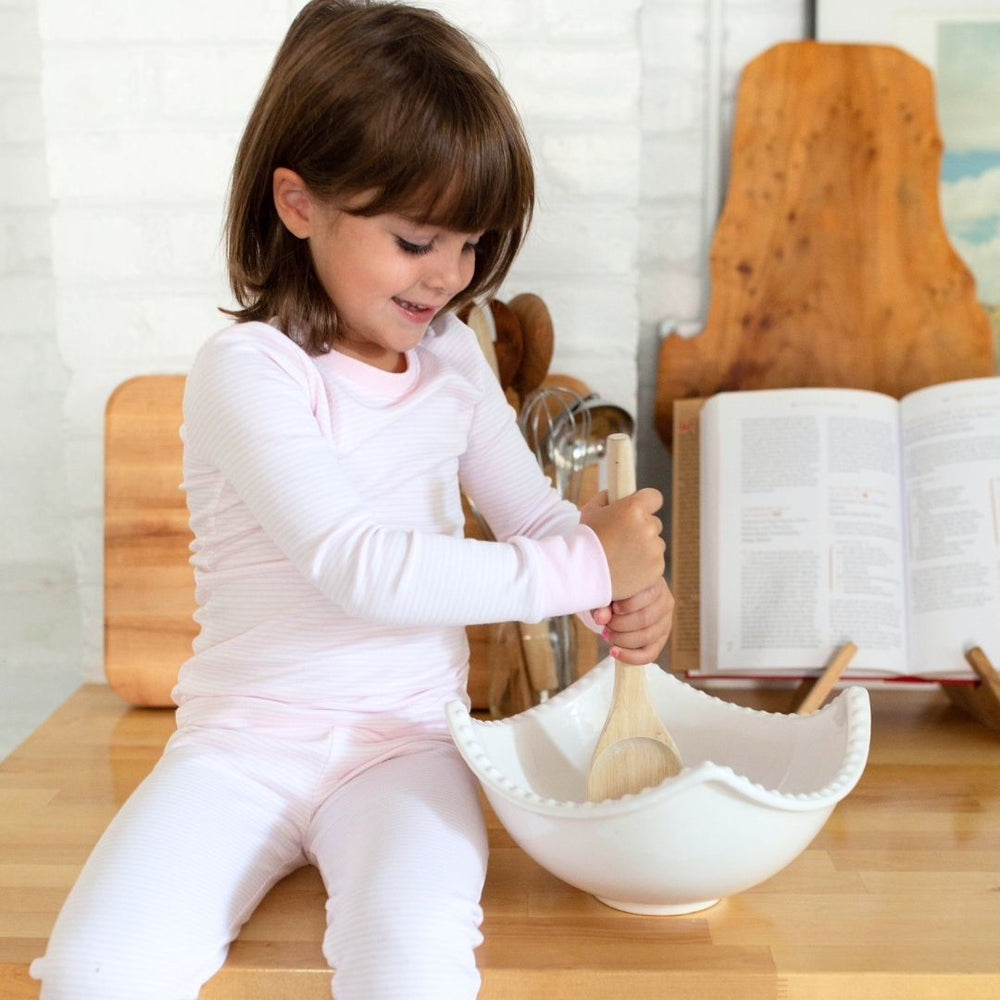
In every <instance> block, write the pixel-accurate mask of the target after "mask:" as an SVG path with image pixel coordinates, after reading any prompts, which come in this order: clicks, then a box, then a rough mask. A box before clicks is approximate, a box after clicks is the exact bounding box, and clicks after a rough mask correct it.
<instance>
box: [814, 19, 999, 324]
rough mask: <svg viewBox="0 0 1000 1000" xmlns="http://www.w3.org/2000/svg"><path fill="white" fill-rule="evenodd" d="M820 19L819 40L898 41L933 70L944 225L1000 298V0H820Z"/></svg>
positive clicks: (982, 291) (989, 297)
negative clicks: (940, 143)
mask: <svg viewBox="0 0 1000 1000" xmlns="http://www.w3.org/2000/svg"><path fill="white" fill-rule="evenodd" d="M815 25H816V37H817V39H818V40H819V41H825V42H876V43H885V44H890V45H898V46H899V47H900V48H901V49H904V50H906V51H907V52H909V53H910V54H911V55H913V56H916V58H918V59H919V60H920V61H921V62H923V63H925V64H926V65H927V66H929V67H930V68H931V70H932V71H933V73H934V78H935V90H936V94H937V111H938V123H939V127H940V129H941V136H942V139H943V140H944V156H943V158H942V163H941V210H942V214H943V215H944V221H945V226H946V228H947V230H948V235H949V237H950V238H951V241H952V243H953V244H954V246H955V249H956V250H957V251H958V252H959V254H961V256H962V258H963V260H965V262H966V263H967V264H968V265H969V267H970V268H971V269H972V272H973V274H975V276H976V286H977V291H978V294H979V298H980V300H981V301H982V302H984V303H986V304H987V305H991V306H993V307H998V306H1000V113H998V108H1000V0H936V2H935V0H884V2H875V3H873V2H872V0H816V10H815Z"/></svg>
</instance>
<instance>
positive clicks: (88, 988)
mask: <svg viewBox="0 0 1000 1000" xmlns="http://www.w3.org/2000/svg"><path fill="white" fill-rule="evenodd" d="M532 203H533V176H532V170H531V164H530V159H529V155H528V151H527V147H526V144H525V141H524V138H523V135H522V132H521V128H520V125H519V122H518V119H517V116H516V114H515V112H514V110H513V109H512V107H511V105H510V102H509V100H508V98H507V96H506V95H505V93H504V91H503V89H502V88H501V86H500V84H499V83H498V82H497V80H496V78H495V77H494V75H493V74H492V73H491V71H490V70H489V69H488V67H487V66H486V64H485V63H484V62H483V60H482V59H481V58H480V56H479V55H478V54H477V53H476V51H475V49H474V48H473V46H472V45H471V44H470V42H469V41H468V40H467V38H466V37H465V36H464V35H462V34H461V33H460V32H459V31H457V30H456V29H455V28H453V27H451V26H449V25H448V24H447V23H445V22H444V21H443V20H442V19H441V18H440V17H439V16H437V15H436V14H433V13H430V12H428V11H424V10H419V9H416V8H411V7H407V6H402V5H396V4H391V3H387V4H381V3H365V2H361V0H313V2H311V3H309V4H307V6H306V7H305V8H304V9H303V10H302V12H301V13H300V14H299V16H298V17H297V19H296V20H295V22H294V23H293V24H292V26H291V28H290V30H289V33H288V36H287V37H286V39H285V41H284V43H283V45H282V47H281V49H280V50H279V52H278V55H277V58H276V61H275V63H274V66H273V68H272V70H271V73H270V76H269V78H268V80H267V82H266V83H265V86H264V88H263V90H262V92H261V94H260V97H259V99H258V101H257V104H256V107H255V108H254V110H253V113H252V115H251V117H250V120H249V123H248V125H247V128H246V132H245V134H244V136H243V140H242V143H241V145H240V148H239V152H238V155H237V158H236V165H235V171H234V175H233V183H232V189H231V193H230V205H229V213H228V223H227V235H228V248H229V267H230V276H231V283H232V287H233V290H234V293H235V295H236V299H237V301H238V302H239V304H240V307H241V308H239V309H237V310H235V311H233V313H232V315H233V316H234V317H235V319H236V320H237V322H236V324H235V325H234V326H231V327H230V328H229V329H226V330H223V331H222V332H221V333H219V334H217V335H215V336H214V337H212V338H211V339H210V340H209V341H208V342H207V344H206V345H205V346H204V348H203V349H202V350H201V352H200V353H199V355H198V357H197V359H196V360H195V363H194V365H193V368H192V370H191V373H190V376H189V379H188V383H187V392H186V396H185V403H184V417H185V424H184V428H183V437H184V442H185V457H184V487H185V489H186V490H187V496H188V504H189V507H190V514H191V524H192V528H193V530H194V534H195V542H194V545H193V553H194V554H193V557H192V559H193V563H194V566H195V570H196V579H197V600H198V605H199V610H198V612H197V619H198V621H199V623H200V625H201V632H200V635H199V636H198V638H197V640H196V642H195V645H194V655H193V656H192V658H191V659H190V660H189V661H188V662H187V663H186V664H185V665H184V667H183V669H182V670H181V673H180V677H179V680H178V683H177V687H176V689H175V692H174V695H175V700H176V702H177V704H178V709H177V731H176V733H175V734H174V735H173V736H172V738H171V739H170V741H169V743H168V745H167V748H166V750H165V752H164V755H163V757H162V759H161V760H160V761H159V763H158V764H157V765H156V767H155V768H154V770H153V772H152V773H151V774H150V776H149V777H148V778H147V779H146V781H145V782H144V783H143V784H142V785H141V786H140V787H139V789H138V790H137V791H136V792H135V794H134V795H133V796H132V797H131V798H130V800H129V801H128V802H127V803H126V804H125V806H124V807H123V808H122V810H121V812H120V813H119V815H118V816H117V817H116V819H115V820H114V821H113V823H112V824H111V826H110V827H109V829H108V830H107V832H106V833H105V835H104V837H103V838H102V839H101V841H100V843H99V844H98V846H97V847H96V849H95V850H94V853H93V855H92V856H91V858H90V859H89V861H88V863H87V865H86V867H85V868H84V870H83V872H82V874H81V876H80V878H79V881H78V882H77V884H76V886H75V888H74V889H73V891H72V893H71V895H70V897H69V899H68V901H67V903H66V905H65V907H64V909H63V912H62V914H61V915H60V917H59V920H58V922H57V924H56V927H55V929H54V931H53V933H52V938H51V941H50V942H49V946H48V951H47V953H46V955H45V957H44V958H41V959H39V960H38V961H36V962H35V963H34V965H33V967H32V971H33V974H34V975H35V976H36V977H37V978H40V979H42V980H43V986H42V993H41V996H42V998H43V1000H141V998H158V1000H193V998H195V997H196V996H197V995H198V991H199V989H200V987H201V986H202V984H203V983H204V982H205V981H206V980H207V979H209V978H210V977H211V976H212V975H213V973H214V972H215V971H216V970H217V969H218V968H219V967H220V966H221V965H222V963H223V961H224V959H225V956H226V952H227V948H228V946H229V943H230V942H231V941H232V940H233V938H234V937H235V936H236V935H237V933H238V932H239V929H240V926H241V925H242V924H243V922H244V921H245V920H246V919H247V918H248V917H249V916H250V914H251V913H252V912H253V910H254V908H255V907H256V906H257V904H258V902H259V901H260V900H261V898H262V897H263V896H264V894H265V893H266V892H267V891H268V889H269V888H270V887H271V886H272V885H273V884H274V883H275V882H276V881H277V880H278V879H280V878H282V877H283V876H285V875H287V874H288V873H289V872H291V871H292V870H293V869H295V868H297V867H299V866H301V865H303V864H306V863H312V864H315V865H316V866H317V867H318V868H319V870H320V872H321V873H322V877H323V880H324V884H325V886H326V889H327V891H328V894H329V903H328V906H327V916H328V930H327V933H326V936H325V939H324V954H325V956H326V958H327V959H328V961H329V963H330V965H331V966H332V967H333V968H334V969H335V970H336V971H335V976H334V988H335V992H336V997H337V998H338V1000H351V998H354V1000H399V998H402V997H406V998H409V1000H417V998H427V1000H460V998H461V1000H465V998H471V997H474V996H475V995H476V993H477V991H478V986H479V976H478V973H477V971H476V964H475V958H474V954H473V949H474V948H475V946H476V945H477V944H478V943H479V941H480V933H479V924H480V921H481V911H480V907H479V898H480V893H481V890H482V886H483V880H484V877H485V870H486V836H485V830H484V825H483V820H482V816H481V812H480V808H479V802H478V796H477V790H476V786H475V782H474V780H473V778H472V776H471V775H470V774H469V772H468V771H467V770H466V768H465V767H464V765H463V763H462V761H461V759H460V757H459V756H458V754H457V752H456V750H455V749H454V747H453V745H452V743H451V740H450V739H449V736H448V732H447V728H446V724H445V718H444V705H445V703H446V702H447V701H449V700H450V699H452V698H455V697H465V683H466V674H467V669H468V648H467V646H466V641H465V632H464V626H465V625H467V624H470V623H481V622H494V621H507V620H527V621H535V620H538V619H540V618H542V617H547V616H551V615H561V614H566V613H575V612H580V611H584V610H586V609H597V610H596V611H594V612H593V613H594V619H595V621H596V622H597V623H598V626H599V627H605V629H606V633H605V634H606V636H607V637H608V638H609V641H610V642H611V643H612V644H613V646H614V648H615V653H616V654H617V655H619V656H621V657H622V658H623V659H624V660H627V661H629V662H644V661H647V660H649V659H651V658H653V657H654V656H655V655H656V654H657V653H658V652H659V651H660V649H661V648H662V646H663V643H664V641H665V639H666V634H667V631H668V629H669V619H670V603H671V601H670V596H669V593H668V592H667V589H666V586H665V584H664V583H663V578H662V571H663V542H662V540H661V538H660V530H661V525H660V522H659V520H658V518H657V516H656V511H657V510H658V508H659V506H660V502H661V498H660V495H659V494H658V493H657V492H656V491H654V490H641V491H639V492H638V493H636V494H635V495H634V496H633V497H631V498H628V499H627V500H625V501H621V502H619V503H617V504H615V505H613V506H608V505H607V500H606V497H605V498H602V499H601V500H600V501H599V502H597V503H594V504H592V505H590V506H589V507H588V508H587V509H586V510H585V511H584V512H583V515H582V519H581V514H580V512H578V511H577V510H576V508H575V507H574V506H572V505H571V504H568V503H565V502H563V501H561V500H560V499H559V498H558V496H557V495H556V493H555V491H554V490H552V489H551V488H550V487H549V485H548V483H547V481H546V480H545V478H544V477H543V476H542V474H541V472H540V471H539V469H538V465H537V463H536V461H535V459H534V458H533V457H532V455H531V453H530V452H529V450H528V448H527V447H526V445H525V443H524V441H523V438H522V437H521V435H520V433H519V431H518V429H517V426H516V423H515V420H514V415H513V412H512V411H511V410H510V408H509V407H508V406H507V405H506V402H505V400H504V397H503V395H502V394H501V392H500V390H499V387H498V385H497V382H496V379H495V377H494V376H493V374H492V371H491V370H490V368H489V367H488V365H487V364H486V363H485V361H484V359H483V357H482V356H481V353H480V351H479V348H478V345H477V342H476V339H475V337H474V335H473V334H472V332H471V331H470V330H468V329H467V328H466V327H465V326H463V325H462V324H461V323H460V322H459V321H458V320H456V319H455V317H454V315H453V313H452V312H451V311H450V310H452V309H454V307H456V306H458V305H460V304H461V303H463V302H464V301H467V300H468V299H469V297H471V296H480V295H483V294H486V293H489V292H491V291H493V290H495V289H496V288H497V287H498V285H499V283H500V282H501V280H502V279H503V277H504V275H505V274H506V272H507V270H508V268H509V266H510V263H511V261H512V259H513V258H514V255H515V254H516V252H517V250H518V248H519V246H520V243H521V240H522V238H523V235H524V232H525V229H526V227H527V224H528V221H529V219H530V215H531V211H532ZM460 488H461V489H464V490H466V491H468V493H469V495H470V496H471V497H472V498H473V499H474V500H475V502H476V503H477V504H478V506H479V507H480V509H481V510H482V511H483V512H484V514H485V516H486V517H487V519H488V520H489V522H490V523H491V525H492V527H493V530H494V531H495V533H496V536H497V538H498V539H500V540H499V541H497V542H489V543H487V542H479V541H473V540H467V539H465V538H464V537H463V532H462V528H463V515H462V508H461V502H460Z"/></svg>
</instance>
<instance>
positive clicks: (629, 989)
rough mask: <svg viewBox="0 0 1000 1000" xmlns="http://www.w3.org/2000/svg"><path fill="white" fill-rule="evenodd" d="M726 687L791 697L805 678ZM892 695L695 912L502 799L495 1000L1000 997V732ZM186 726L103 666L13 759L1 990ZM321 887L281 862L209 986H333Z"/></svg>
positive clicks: (219, 997) (491, 984)
mask: <svg viewBox="0 0 1000 1000" xmlns="http://www.w3.org/2000/svg"><path fill="white" fill-rule="evenodd" d="M713 693H715V694H719V693H720V692H713ZM726 696H727V697H731V698H732V699H733V700H737V701H741V702H742V703H744V704H755V705H757V706H758V707H770V708H774V709H777V710H784V705H782V704H781V699H782V698H783V697H787V695H786V694H785V693H783V692H776V691H761V692H758V691H748V690H746V691H738V692H729V693H726ZM872 703H873V722H874V725H873V740H872V750H871V756H870V760H869V764H868V767H867V770H866V772H865V774H864V776H863V777H862V780H861V782H860V784H859V785H858V787H857V788H856V789H855V790H854V792H853V793H852V794H851V795H850V796H848V798H847V799H846V800H845V801H844V802H842V803H841V804H840V805H839V806H838V807H837V809H836V810H835V812H834V814H833V816H832V817H831V819H830V821H829V822H828V823H827V825H826V826H825V827H824V829H823V830H822V831H821V832H820V834H819V836H818V837H817V838H816V840H815V841H814V842H813V844H812V845H811V846H810V847H809V848H808V849H807V850H806V851H805V852H804V853H803V854H802V855H800V857H799V858H798V859H796V860H795V861H794V862H793V863H792V864H791V865H790V866H789V867H788V868H786V869H785V870H784V871H783V872H781V873H779V874H778V875H776V876H775V877H774V878H772V879H771V880H770V881H768V882H766V883H764V884H763V885H760V886H758V887H756V888H754V889H752V890H749V891H747V892H745V893H742V894H741V895H738V896H735V897H732V898H729V899H725V900H723V901H722V902H721V903H719V904H718V905H717V906H715V907H713V908H711V909H709V910H706V911H703V912H702V913H698V914H694V915H692V916H689V917H642V916H636V915H632V914H626V913H619V912H618V911H615V910H611V909H608V908H607V907H605V906H603V905H601V904H600V903H598V902H597V901H596V900H595V899H593V898H592V897H590V896H588V895H586V894H584V893H581V892H579V891H577V890H575V889H572V888H570V887H569V886H567V885H565V884H563V883H562V882H560V881H558V880H557V879H556V878H554V877H553V876H551V875H549V874H548V873H547V872H545V871H544V870H542V869H541V868H539V867H538V866H537V865H536V864H535V863H534V862H533V861H531V860H530V859H529V858H528V857H527V856H526V855H525V854H523V853H522V852H521V850H520V849H519V848H518V847H517V846H516V845H515V844H514V843H513V842H512V841H511V839H510V837H509V836H508V835H507V833H506V831H504V830H503V828H502V827H500V825H499V824H498V822H497V820H496V818H495V817H494V816H493V815H492V814H491V813H488V816H489V821H490V842H491V852H492V853H491V858H490V868H489V875H488V878H487V883H486V890H485V894H484V900H483V903H484V908H485V910H486V922H485V925H484V933H485V935H486V942H485V944H484V945H483V946H482V947H481V948H480V950H479V952H478V956H479V964H480V967H481V968H482V971H483V989H482V992H481V994H480V996H481V1000H500V998H504V1000H507V998H511V1000H513V998H517V1000H534V998H538V1000H541V998H545V1000H564V998H565V1000H568V998H571V997H572V998H574V1000H575V998H578V997H587V998H590V1000H605V998H606V1000H612V998H613V1000H621V998H626V1000H647V998H648V1000H653V998H655V1000H663V998H669V1000H722V998H725V1000H730V998H731V1000H757V998H761V1000H764V998H767V1000H772V998H773V1000H848V998H850V1000H854V998H858V1000H904V998H905V1000H949V998H959V997H960V998H962V1000H997V998H1000V937H998V934H1000V737H998V736H997V735H996V734H995V733H992V732H991V731H989V730H987V729H986V728H984V727H983V726H981V725H979V724H978V723H976V722H974V721H972V720H971V719H970V718H969V717H968V716H966V715H964V714H962V713H961V712H960V711H959V710H958V709H957V708H955V707H954V706H952V705H951V704H950V703H949V702H948V700H947V699H946V698H945V697H944V695H943V694H941V692H940V691H939V690H938V689H936V688H935V689H917V690H909V689H903V690H900V691H877V692H873V696H872ZM172 727H173V717H172V713H171V712H169V711H167V710H163V709H133V708H129V707H128V706H127V705H125V704H124V703H123V702H122V701H120V700H119V699H118V698H117V697H116V696H115V695H114V694H113V693H112V692H111V691H110V690H108V689H107V688H105V687H103V686H100V685H88V686H84V687H83V688H81V689H80V690H79V691H78V692H77V693H76V694H75V695H73V696H72V697H71V698H70V699H69V700H68V701H67V702H66V703H65V704H64V705H63V706H62V707H61V708H60V709H59V710H58V711H57V712H56V713H55V714H54V715H53V716H52V717H51V718H50V719H49V720H48V721H47V722H46V723H45V724H44V725H43V726H41V727H40V728H39V729H38V730H37V731H36V733H35V734H34V735H33V736H32V737H31V738H30V739H28V740H27V741H26V742H25V743H24V744H23V745H22V746H21V747H20V748H19V749H18V750H17V751H15V752H14V753H13V754H12V755H11V756H10V757H8V758H7V759H6V760H5V761H4V762H3V763H2V764H0V996H3V997H4V998H7V1000H27V998H34V997H37V995H38V993H37V984H36V983H34V982H33V981H32V980H30V979H29V978H28V975H27V965H28V963H29V962H30V960H31V959H32V958H34V957H35V956H36V955H38V954H40V953H41V952H42V950H43V948H44V942H45V939H46V937H47V935H48V932H49V929H50V927H51V925H52V922H53V920H54V919H55V916H56V913H57V912H58V909H59V907H60V905H61V903H62V900H63V898H64V897H65V895H66V893H67V891H68V890H69V887H70V886H71V884H72V882H73V880H74V878H75V876H76V873H77V872H78V870H79V868H80V865H81V864H82V863H83V861H84V859H85V857H86V855H87V853H88V852H89V850H90V848H91V846H92V845H93V843H94V841H95V840H96V839H97V837H98V836H99V834H100V832H101V830H102V829H103V828H104V826H105V825H106V823H107V822H108V821H109V820H110V818H111V816H112V815H113V814H114V812H115V811H116V810H117V808H118V806H119V805H120V804H121V802H122V801H123V800H124V798H125V797H126V796H127V795H128V794H129V793H130V792H131V790H132V789H133V788H134V787H135V785H136V784H137V783H138V781H140V780H141V778H142V777H143V776H144V775H145V774H146V773H147V771H148V770H149V769H150V767H151V766H152V764H153V763H154V761H155V760H156V758H157V756H158V754H159V752H160V749H161V747H162V745H163V743H164V742H165V740H166V738H167V736H168V735H169V733H170V732H171V730H172ZM322 899H323V894H322V887H321V884H320V881H319V878H318V876H317V874H316V872H315V871H314V870H313V869H311V868H306V869H302V870H300V871H299V872H296V873H295V874H293V875H291V876H290V877H289V878H287V879H286V880H285V881H284V882H282V883H281V884H279V885H278V886H277V887H276V888H275V889H274V890H273V891H272V893H271V894H270V896H268V898H267V899H266V900H265V901H264V903H263V904H262V905H261V907H260V909H259V910H258V912H257V913H256V914H255V915H254V916H253V918H252V919H251V920H250V921H249V923H248V924H247V925H246V927H245V928H244V930H243V933H242V935H241V936H240V938H239V940H238V941H236V942H235V944H234V945H233V948H232V951H231V954H230V957H229V961H228V963H227V964H226V966H225V968H224V969H223V970H222V971H221V972H220V973H219V974H218V975H217V976H216V977H215V978H214V979H213V980H212V982H211V983H210V984H209V985H208V986H207V987H206V989H205V990H204V991H203V997H204V998H206V1000H264V998H267V1000H284V998H293V997H294V998H295V1000H313V998H315V1000H319V998H324V1000H325V998H328V997H329V992H328V991H329V971H328V970H326V969H325V968H324V963H323V959H322V956H321V954H320V945H319V942H320V937H321V934H322V930H323V908H322Z"/></svg>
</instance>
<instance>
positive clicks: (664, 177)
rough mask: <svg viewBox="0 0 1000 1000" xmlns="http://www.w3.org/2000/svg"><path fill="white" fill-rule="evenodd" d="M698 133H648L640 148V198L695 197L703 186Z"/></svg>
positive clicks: (701, 146)
mask: <svg viewBox="0 0 1000 1000" xmlns="http://www.w3.org/2000/svg"><path fill="white" fill-rule="evenodd" d="M703 158H704V149H703V142H702V138H701V136H700V135H690V134H687V135H684V134H681V135H662V134H656V135H650V136H647V137H646V142H645V147H644V149H643V172H642V178H643V198H644V199H647V200H650V201H656V200H658V199H662V198H681V197H683V198H698V197H700V195H701V190H702V187H703V183H704V181H703V174H702V169H703Z"/></svg>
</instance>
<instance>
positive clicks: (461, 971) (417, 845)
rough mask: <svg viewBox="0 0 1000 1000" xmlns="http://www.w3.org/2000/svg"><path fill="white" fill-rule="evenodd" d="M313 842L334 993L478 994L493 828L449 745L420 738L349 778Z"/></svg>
mask: <svg viewBox="0 0 1000 1000" xmlns="http://www.w3.org/2000/svg"><path fill="white" fill-rule="evenodd" d="M309 837H310V839H309V841H308V842H307V846H308V847H309V849H310V852H311V855H312V857H313V858H314V860H315V863H316V865H317V867H318V868H319V869H320V871H321V872H322V874H323V879H324V881H325V883H326V887H327V891H328V893H329V896H330V899H329V902H328V904H327V922H328V928H327V933H326V938H325V940H324V945H323V953H324V954H325V955H326V958H327V961H328V962H329V963H330V964H331V965H332V966H333V967H334V970H335V972H334V987H333V988H334V995H335V997H336V1000H399V998H400V997H406V998H407V1000H472V998H474V997H475V996H476V994H477V993H478V991H479V972H478V970H477V969H476V963H475V956H474V954H473V949H474V948H475V947H476V946H477V945H478V944H479V943H480V941H481V940H482V935H481V934H480V932H479V925H480V923H481V922H482V910H481V909H480V906H479V898H480V895H481V893H482V888H483V881H484V878H485V875H486V854H487V846H486V829H485V824H484V822H483V815H482V810H481V809H480V806H479V798H478V794H477V790H476V784H475V779H474V778H473V776H472V775H471V774H470V773H469V771H468V769H467V768H466V766H465V764H464V763H463V762H462V760H461V758H460V757H459V756H458V753H457V751H456V750H455V748H454V747H453V746H452V745H451V744H450V743H448V744H445V743H443V742H441V743H431V742H426V743H422V744H420V745H419V746H418V747H414V748H412V749H411V750H410V752H407V753H405V755H402V756H394V757H392V758H390V759H388V760H384V761H382V762H380V763H378V764H375V765H373V766H371V767H370V768H368V769H367V770H365V771H363V772H362V773H361V774H360V775H358V776H356V777H354V778H352V779H351V780H350V781H348V782H347V783H346V784H345V785H343V786H341V787H340V788H339V789H338V790H337V791H336V792H335V793H334V794H333V795H332V796H331V797H330V798H329V799H328V800H327V801H326V802H325V803H324V804H323V806H322V807H321V808H320V809H319V810H318V811H317V814H316V816H315V819H314V820H313V823H312V826H311V828H310V834H309Z"/></svg>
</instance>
